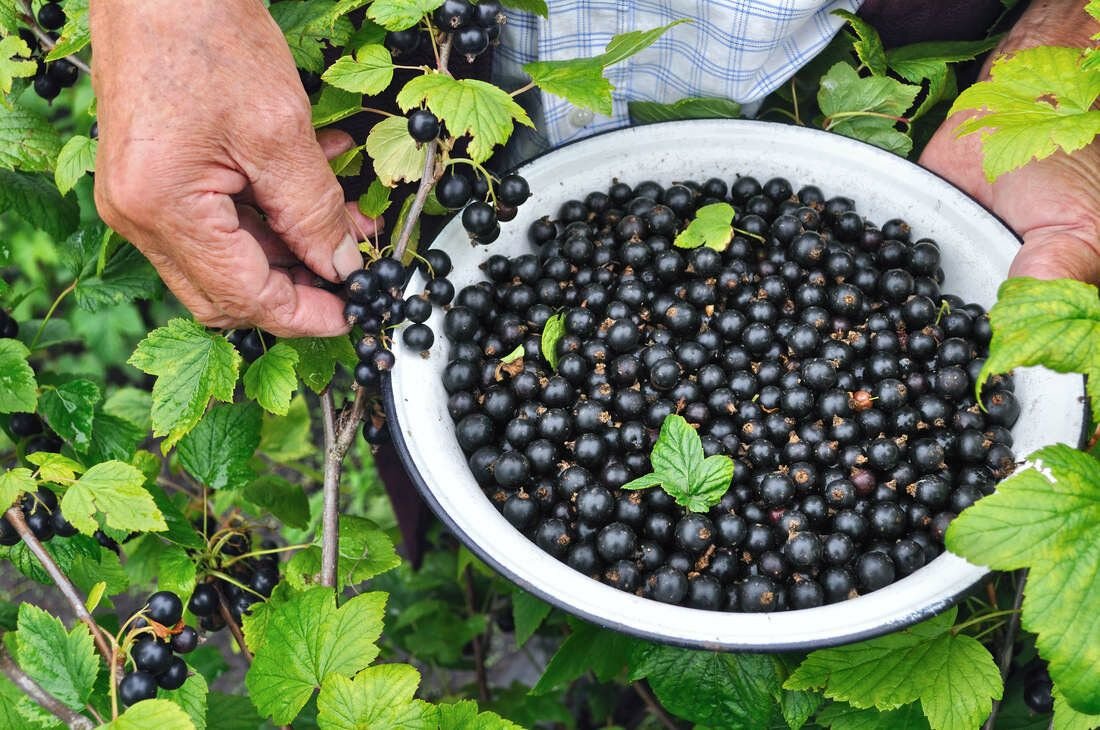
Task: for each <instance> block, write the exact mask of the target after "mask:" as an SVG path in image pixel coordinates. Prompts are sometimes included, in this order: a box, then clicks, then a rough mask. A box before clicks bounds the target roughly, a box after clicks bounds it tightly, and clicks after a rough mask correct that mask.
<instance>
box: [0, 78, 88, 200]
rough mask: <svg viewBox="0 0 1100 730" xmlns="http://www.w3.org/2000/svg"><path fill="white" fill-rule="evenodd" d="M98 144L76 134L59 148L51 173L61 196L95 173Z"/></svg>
mask: <svg viewBox="0 0 1100 730" xmlns="http://www.w3.org/2000/svg"><path fill="white" fill-rule="evenodd" d="M0 80H2V79H0ZM98 144H99V143H98V142H97V141H96V140H94V139H89V138H88V137H85V136H83V135H80V134H77V135H74V136H72V137H70V138H69V141H68V142H66V143H65V144H64V145H63V146H62V147H61V150H60V151H59V152H58V153H57V168H56V169H55V170H54V171H53V179H54V182H56V183H57V189H58V191H59V192H60V193H61V194H62V195H64V194H65V193H67V192H69V191H70V190H72V189H73V186H74V185H76V182H77V180H79V179H80V178H82V177H84V173H86V172H94V171H95V151H96V146H97V145H98Z"/></svg>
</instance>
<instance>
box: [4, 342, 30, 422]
mask: <svg viewBox="0 0 1100 730" xmlns="http://www.w3.org/2000/svg"><path fill="white" fill-rule="evenodd" d="M30 354H31V351H30V350H28V349H27V347H26V345H24V344H23V343H22V342H20V341H19V340H7V339H5V340H0V413H33V412H34V410H35V407H36V406H37V404H38V383H37V382H36V381H35V379H34V370H32V369H31V366H30V365H29V364H28V363H27V356H28V355H30Z"/></svg>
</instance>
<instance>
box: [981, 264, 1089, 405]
mask: <svg viewBox="0 0 1100 730" xmlns="http://www.w3.org/2000/svg"><path fill="white" fill-rule="evenodd" d="M989 321H990V324H991V325H992V326H993V339H992V340H991V341H990V343H989V357H988V358H987V359H986V361H985V364H984V365H983V366H982V371H981V373H980V374H979V375H978V379H977V383H978V386H977V387H979V388H980V387H981V386H980V384H981V383H984V382H985V381H986V379H987V378H988V377H989V376H990V375H994V374H996V373H1003V372H1008V371H1009V370H1011V369H1012V368H1014V367H1019V366H1021V365H1042V366H1044V367H1047V368H1050V369H1051V370H1054V371H1055V372H1059V373H1083V374H1085V375H1087V376H1088V378H1087V380H1086V384H1085V385H1086V389H1087V391H1088V394H1089V400H1090V401H1091V403H1092V418H1093V420H1094V421H1098V420H1100V300H1098V299H1097V289H1096V287H1095V286H1092V285H1090V284H1085V283H1083V282H1080V281H1074V280H1072V279H1056V280H1053V281H1041V280H1039V279H1032V278H1030V277H1023V276H1020V277H1014V278H1012V279H1009V280H1007V281H1005V282H1004V283H1003V284H1001V287H1000V289H999V290H998V291H997V303H996V304H994V305H993V308H992V309H990V311H989Z"/></svg>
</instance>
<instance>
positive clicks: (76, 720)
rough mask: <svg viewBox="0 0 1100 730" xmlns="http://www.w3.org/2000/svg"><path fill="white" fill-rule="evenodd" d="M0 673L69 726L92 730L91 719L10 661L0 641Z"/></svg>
mask: <svg viewBox="0 0 1100 730" xmlns="http://www.w3.org/2000/svg"><path fill="white" fill-rule="evenodd" d="M0 673H3V674H4V676H6V677H7V678H8V679H10V680H11V682H12V684H14V685H15V686H16V687H18V688H19V689H21V690H23V694H25V695H27V696H28V697H30V698H31V699H32V700H34V701H35V702H37V703H38V704H40V705H42V707H43V708H45V709H46V710H49V712H50V714H52V715H53V716H55V717H56V718H57V719H58V720H60V721H61V722H63V723H65V724H66V725H68V726H69V727H71V728H76V729H77V730H92V728H93V727H95V725H93V724H92V721H91V720H89V719H88V718H86V717H84V716H83V715H80V714H77V713H75V712H73V711H72V710H70V709H69V707H68V706H67V705H65V704H64V703H63V702H61V700H59V699H57V698H56V697H54V696H53V695H52V694H50V693H49V692H47V691H46V690H44V689H42V687H40V686H39V685H38V682H35V681H34V680H33V679H31V678H30V677H28V676H27V673H26V672H24V671H23V670H22V669H20V668H19V665H17V664H16V663H15V662H14V661H12V658H11V656H9V655H8V650H7V649H6V648H5V647H4V645H3V644H2V643H0Z"/></svg>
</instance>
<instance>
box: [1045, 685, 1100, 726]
mask: <svg viewBox="0 0 1100 730" xmlns="http://www.w3.org/2000/svg"><path fill="white" fill-rule="evenodd" d="M1029 714H1030V713H1029ZM1051 727H1053V729H1054V730H1096V728H1097V727H1100V716H1098V715H1086V714H1084V713H1081V712H1078V711H1077V710H1075V709H1073V708H1072V707H1070V705H1069V703H1068V702H1066V698H1065V697H1063V696H1062V693H1061V692H1060V691H1059V689H1058V686H1057V685H1055V686H1054V724H1053V725H1052V726H1051Z"/></svg>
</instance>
